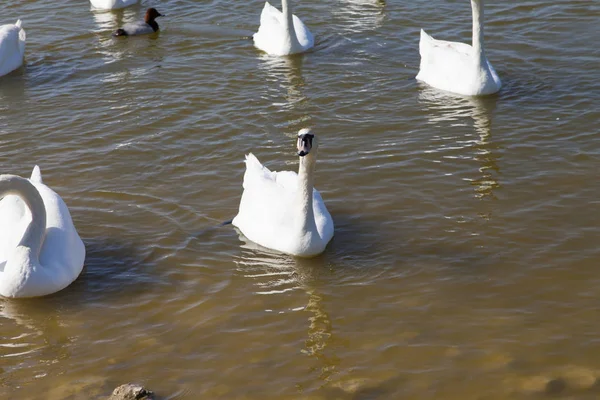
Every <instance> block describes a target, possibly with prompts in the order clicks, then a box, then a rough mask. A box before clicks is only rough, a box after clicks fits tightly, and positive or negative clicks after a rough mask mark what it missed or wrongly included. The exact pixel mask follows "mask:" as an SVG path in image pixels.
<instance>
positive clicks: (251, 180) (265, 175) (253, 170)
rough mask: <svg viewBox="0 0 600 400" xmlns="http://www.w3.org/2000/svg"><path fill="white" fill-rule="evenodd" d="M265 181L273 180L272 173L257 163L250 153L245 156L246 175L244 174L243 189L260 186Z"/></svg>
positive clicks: (256, 159)
mask: <svg viewBox="0 0 600 400" xmlns="http://www.w3.org/2000/svg"><path fill="white" fill-rule="evenodd" d="M265 179H269V180H274V176H273V173H272V172H271V171H269V168H267V167H265V166H264V165H262V164H261V163H260V161H258V158H256V156H255V155H254V154H252V153H249V154H246V173H245V174H244V184H243V185H242V186H243V188H244V189H247V188H249V187H251V186H255V185H260V182H262V181H264V180H265Z"/></svg>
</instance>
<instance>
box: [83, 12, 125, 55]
mask: <svg viewBox="0 0 600 400" xmlns="http://www.w3.org/2000/svg"><path fill="white" fill-rule="evenodd" d="M92 15H93V17H94V23H95V25H96V29H94V30H93V32H94V33H96V46H95V47H96V51H97V52H98V53H99V54H101V55H102V58H103V59H104V63H105V64H110V63H113V62H115V61H117V60H120V59H122V58H123V57H124V55H123V52H122V51H118V50H116V49H114V48H113V47H114V46H113V38H112V34H111V32H113V31H114V30H116V29H117V28H118V27H119V26H122V25H123V24H124V20H126V19H127V20H129V19H133V18H134V17H135V14H134V11H133V10H130V9H121V10H113V11H111V10H95V9H92Z"/></svg>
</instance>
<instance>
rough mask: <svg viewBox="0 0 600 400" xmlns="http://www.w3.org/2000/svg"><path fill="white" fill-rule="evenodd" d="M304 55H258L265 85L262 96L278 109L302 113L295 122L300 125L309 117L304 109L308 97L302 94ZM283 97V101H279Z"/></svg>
mask: <svg viewBox="0 0 600 400" xmlns="http://www.w3.org/2000/svg"><path fill="white" fill-rule="evenodd" d="M303 63H304V56H303V55H301V54H299V55H294V56H290V57H274V56H270V55H268V54H264V53H263V54H261V55H260V63H259V69H260V70H261V72H260V74H261V75H262V76H264V77H265V80H266V85H265V92H264V94H263V96H264V98H266V99H268V100H269V101H270V102H272V105H273V106H274V107H275V108H276V109H277V110H280V111H283V112H286V113H287V112H289V111H297V112H300V113H301V114H302V115H301V116H300V117H297V118H296V120H297V121H295V122H297V123H298V125H301V124H302V123H303V122H304V121H307V120H309V119H310V117H308V116H307V115H305V114H306V113H307V111H306V109H307V107H308V105H309V99H308V97H307V96H306V95H305V94H304V88H305V86H306V82H305V81H304V77H303V76H302V66H303ZM282 97H283V99H284V101H281V98H282Z"/></svg>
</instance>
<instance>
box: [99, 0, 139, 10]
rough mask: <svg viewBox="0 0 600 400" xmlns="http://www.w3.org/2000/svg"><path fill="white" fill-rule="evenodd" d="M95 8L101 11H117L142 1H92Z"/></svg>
mask: <svg viewBox="0 0 600 400" xmlns="http://www.w3.org/2000/svg"><path fill="white" fill-rule="evenodd" d="M90 2H91V3H92V6H93V7H94V8H98V9H101V10H116V9H118V8H125V7H129V6H131V5H133V4H137V3H139V2H140V0H90Z"/></svg>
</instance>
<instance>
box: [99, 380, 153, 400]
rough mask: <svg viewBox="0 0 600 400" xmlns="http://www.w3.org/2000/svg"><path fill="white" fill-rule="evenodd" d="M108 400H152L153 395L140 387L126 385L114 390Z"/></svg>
mask: <svg viewBox="0 0 600 400" xmlns="http://www.w3.org/2000/svg"><path fill="white" fill-rule="evenodd" d="M108 400H154V393H152V392H151V391H149V390H147V389H146V388H144V387H143V386H141V385H137V384H134V383H126V384H124V385H121V386H119V387H118V388H116V389H115V390H114V391H113V393H112V394H111V395H110V397H109V398H108Z"/></svg>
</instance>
